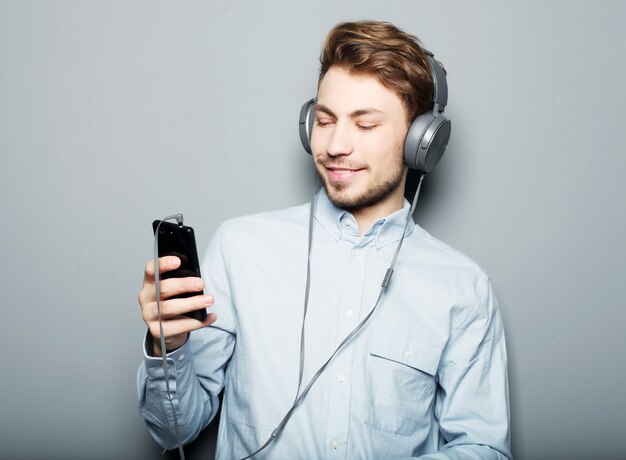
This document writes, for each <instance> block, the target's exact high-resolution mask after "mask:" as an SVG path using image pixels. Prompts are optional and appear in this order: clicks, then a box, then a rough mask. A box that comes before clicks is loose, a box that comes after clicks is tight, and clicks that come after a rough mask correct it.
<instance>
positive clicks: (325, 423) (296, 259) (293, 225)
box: [138, 191, 511, 460]
mask: <svg viewBox="0 0 626 460" xmlns="http://www.w3.org/2000/svg"><path fill="white" fill-rule="evenodd" d="M408 209H409V205H408V203H406V202H405V204H404V208H403V209H402V210H400V211H398V212H396V213H394V214H392V215H390V216H388V217H387V218H384V219H380V220H378V221H377V222H375V223H374V224H373V225H372V227H371V228H370V229H369V231H368V232H367V233H366V234H365V235H364V236H363V237H361V236H360V235H359V229H358V225H357V223H356V221H355V219H354V217H353V216H352V215H351V214H349V213H348V212H345V211H343V210H341V209H338V208H336V207H335V206H334V205H333V204H332V203H331V202H330V201H329V199H328V197H327V196H326V194H325V193H324V191H321V192H320V193H319V194H318V195H317V204H316V210H315V214H316V215H315V221H314V224H315V225H314V234H313V247H312V255H311V270H312V271H311V292H310V300H309V307H308V313H307V318H306V333H305V338H306V340H305V361H304V376H303V385H302V386H303V387H304V386H305V385H306V383H307V382H308V381H309V379H310V378H311V377H312V376H313V375H314V374H315V372H316V371H317V370H318V369H319V367H320V366H321V365H322V364H323V363H324V362H325V361H326V360H327V359H328V357H329V356H330V355H331V354H332V352H333V351H334V350H335V348H336V347H337V345H338V344H339V343H340V342H341V341H342V340H343V338H344V337H345V336H347V335H348V334H349V333H350V332H351V331H352V329H354V327H355V326H356V325H357V324H358V323H359V322H360V321H361V319H363V318H364V317H365V316H366V315H367V314H368V313H369V312H370V310H371V309H372V308H373V306H374V304H375V302H376V298H377V297H378V293H379V291H380V285H381V281H382V280H383V278H384V275H385V272H386V270H387V268H388V267H389V264H390V261H391V258H392V256H393V252H394V250H395V247H396V245H397V243H398V241H399V239H400V237H401V236H402V231H403V228H404V222H405V218H406V213H407V212H408ZM308 214H309V206H308V205H303V206H299V207H294V208H289V209H286V210H283V211H277V212H271V213H265V214H258V215H253V216H248V217H242V218H238V219H234V220H231V221H228V222H225V223H224V224H222V225H221V226H220V228H219V229H218V230H217V232H216V234H215V235H214V237H213V239H212V240H211V242H210V244H209V247H208V249H207V251H206V253H205V256H204V258H203V264H202V273H203V278H204V280H205V282H206V289H205V291H206V292H209V293H212V294H213V295H214V297H215V305H214V306H213V307H212V308H211V310H212V311H214V312H215V313H216V314H217V321H216V322H215V323H214V324H213V325H212V326H211V327H208V328H204V329H202V330H199V331H196V332H193V333H191V335H190V339H189V340H188V341H187V343H186V344H185V345H184V346H183V347H182V348H180V349H178V350H176V351H174V352H172V353H170V354H169V355H168V358H167V359H168V360H169V362H170V365H171V367H170V369H171V373H172V374H173V375H171V376H170V379H171V387H172V389H173V391H174V392H175V397H174V406H175V407H176V408H177V415H178V417H179V424H180V428H181V433H182V436H183V439H184V441H185V442H188V441H191V440H192V439H194V438H195V437H196V436H197V435H198V433H199V432H200V430H202V429H203V428H204V427H205V426H206V425H207V424H208V423H209V422H210V420H211V419H212V418H213V417H214V416H215V414H216V412H217V410H218V394H219V393H220V391H221V390H222V388H224V400H223V407H222V413H221V419H220V425H219V435H218V445H217V458H218V459H239V458H242V457H245V456H247V455H249V454H251V453H252V452H254V451H255V450H257V449H258V447H260V446H261V445H262V444H263V443H264V442H265V441H266V440H267V439H268V438H269V437H270V434H271V433H272V431H273V430H274V429H275V428H276V427H277V425H278V423H279V422H280V421H281V419H282V418H283V416H284V415H285V413H286V412H287V411H288V410H289V408H290V407H291V404H292V403H293V401H294V399H295V396H296V394H295V393H296V390H297V387H298V373H299V362H300V331H301V324H302V317H303V305H304V293H305V283H306V261H307V234H308ZM506 366H507V364H506V350H505V342H504V332H503V328H502V321H501V317H500V313H499V311H498V306H497V302H496V299H495V297H494V294H493V291H492V288H491V285H490V282H489V278H488V277H487V275H486V274H485V273H484V272H483V271H482V270H481V269H480V268H479V267H478V266H477V265H476V264H475V263H473V262H472V261H471V260H469V259H468V258H466V257H465V256H463V255H462V254H460V253H459V252H457V251H455V250H454V249H452V248H450V247H449V246H447V245H445V244H443V243H441V242H440V241H438V240H436V239H434V238H433V237H432V236H430V235H429V234H428V233H427V232H426V231H425V230H423V229H421V228H420V227H418V226H417V225H414V224H413V223H412V222H411V224H410V229H409V233H408V235H407V237H406V239H405V241H404V243H403V246H402V249H401V251H400V256H399V258H398V262H397V264H396V267H395V273H394V275H393V278H392V280H391V282H390V284H389V287H388V288H387V290H386V292H385V294H384V296H383V298H382V300H381V302H380V304H379V306H378V308H377V309H376V311H375V313H374V315H373V316H372V317H371V318H370V320H369V322H368V323H366V325H365V327H364V328H363V329H362V330H361V331H360V333H359V334H358V335H357V336H356V337H354V338H353V340H351V341H350V342H349V343H348V344H347V346H345V348H343V349H342V350H341V351H340V352H339V353H338V354H337V355H336V356H335V358H334V360H333V361H332V362H331V364H330V365H329V366H328V368H327V369H326V370H325V371H324V373H323V374H322V375H321V377H320V378H319V380H318V381H317V382H316V383H315V385H314V386H313V387H312V389H311V391H310V393H309V394H308V395H307V397H306V399H305V400H304V401H303V402H302V404H301V405H300V406H298V407H297V409H296V410H295V413H294V414H293V417H292V418H291V420H290V421H289V422H288V423H287V425H286V426H285V429H284V430H283V431H282V433H281V434H280V435H279V436H278V438H277V439H276V440H274V442H273V443H272V444H270V446H269V447H268V448H267V449H265V450H264V451H263V452H261V453H260V454H259V455H258V456H257V457H255V458H269V459H387V458H410V457H419V458H422V459H432V460H435V459H490V458H493V459H503V458H510V457H511V454H510V448H509V406H508V384H507V370H506ZM138 388H139V408H140V412H141V414H142V415H143V416H144V417H145V419H146V421H147V423H148V426H149V429H150V432H151V434H152V436H153V437H154V438H155V439H156V440H157V442H159V443H160V444H161V445H163V446H164V447H166V448H169V449H172V448H175V447H176V440H175V435H174V422H173V418H172V413H171V407H170V403H169V401H168V400H167V398H166V389H165V382H164V377H163V369H162V367H161V360H160V358H153V357H149V356H148V355H146V356H145V360H144V362H143V364H142V365H141V366H140V369H139V373H138Z"/></svg>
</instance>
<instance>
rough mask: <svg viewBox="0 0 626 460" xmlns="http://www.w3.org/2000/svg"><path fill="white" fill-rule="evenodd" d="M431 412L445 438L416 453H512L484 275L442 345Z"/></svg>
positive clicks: (498, 343)
mask: <svg viewBox="0 0 626 460" xmlns="http://www.w3.org/2000/svg"><path fill="white" fill-rule="evenodd" d="M435 416H436V417H437V419H438V420H439V425H440V431H441V434H442V436H443V438H444V439H445V441H446V442H445V444H444V445H443V446H441V449H440V451H439V452H437V453H433V454H428V455H424V456H421V457H419V458H420V459H422V460H444V459H445V460H457V459H458V460H461V459H480V460H484V459H509V458H512V456H511V452H510V431H509V394H508V379H507V357H506V346H505V340H504V330H503V327H502V319H501V317H500V312H499V310H498V304H497V301H496V299H495V296H494V294H493V290H492V288H491V285H490V283H489V280H488V279H486V280H485V282H484V284H483V286H481V295H480V300H479V302H478V303H477V305H475V306H474V308H473V309H471V310H470V312H469V313H468V315H467V316H466V317H465V319H464V320H463V321H462V322H461V323H460V324H459V325H458V326H457V327H456V330H455V332H454V333H453V336H452V337H451V339H450V342H449V344H448V346H447V347H446V349H445V350H444V354H443V356H442V359H441V368H440V370H439V389H438V394H437V401H436V406H435Z"/></svg>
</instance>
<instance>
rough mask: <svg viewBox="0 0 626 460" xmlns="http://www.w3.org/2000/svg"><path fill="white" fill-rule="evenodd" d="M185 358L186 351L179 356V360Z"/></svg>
mask: <svg viewBox="0 0 626 460" xmlns="http://www.w3.org/2000/svg"><path fill="white" fill-rule="evenodd" d="M183 359H185V354H184V353H183V354H182V355H180V356H179V357H178V360H179V361H182V360H183Z"/></svg>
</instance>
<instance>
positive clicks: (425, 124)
mask: <svg viewBox="0 0 626 460" xmlns="http://www.w3.org/2000/svg"><path fill="white" fill-rule="evenodd" d="M424 52H425V53H426V55H427V57H428V61H429V62H430V70H431V73H432V76H433V86H434V94H433V110H432V112H430V111H426V112H424V113H422V114H421V115H418V116H417V118H415V120H413V122H412V123H411V126H410V127H409V130H408V132H407V135H406V139H405V141H404V163H405V164H406V165H407V166H408V167H409V168H411V169H417V170H419V171H421V172H423V173H429V172H431V171H432V170H433V169H435V166H437V163H439V160H441V157H442V156H443V153H444V152H445V150H446V147H447V145H448V140H449V139H450V132H451V128H452V124H451V123H450V120H449V119H448V118H446V116H445V115H444V114H443V111H444V110H445V108H446V104H447V103H448V83H447V81H446V72H445V71H444V70H443V68H442V67H441V66H440V65H439V63H438V62H437V61H436V60H435V59H434V54H433V53H431V52H430V51H428V50H424ZM316 103H317V99H310V100H309V101H307V102H305V103H304V105H303V106H302V108H301V109H300V124H299V131H300V141H301V142H302V147H304V150H306V152H307V153H309V154H312V152H311V143H310V140H311V131H312V130H313V122H314V121H315V114H314V111H315V104H316Z"/></svg>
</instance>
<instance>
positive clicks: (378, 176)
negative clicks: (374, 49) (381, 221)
mask: <svg viewBox="0 0 626 460" xmlns="http://www.w3.org/2000/svg"><path fill="white" fill-rule="evenodd" d="M315 118H316V121H315V124H314V126H313V132H312V134H311V148H312V152H313V158H314V160H315V167H316V168H317V171H318V173H319V175H320V177H321V179H322V184H323V185H324V188H325V189H326V192H327V194H328V196H329V198H330V200H331V201H332V202H333V203H334V204H335V205H336V206H338V207H340V208H343V209H346V210H349V211H352V212H355V211H363V210H366V209H369V208H372V209H374V208H375V209H376V213H377V214H380V215H379V216H377V217H382V216H383V215H386V214H389V213H391V212H393V211H396V210H397V209H400V208H401V207H402V200H403V191H404V180H405V179H404V178H405V174H404V173H405V171H406V167H405V166H404V161H403V148H404V138H405V136H406V131H407V128H408V122H407V119H406V111H405V109H404V106H403V105H402V101H401V99H400V97H399V96H398V95H397V94H396V93H394V92H393V91H392V90H390V89H388V88H386V87H384V86H383V85H382V84H381V83H380V82H379V81H378V79H377V78H376V77H374V76H371V75H355V74H350V73H349V72H348V71H347V70H345V69H343V68H341V67H331V68H330V69H329V70H328V72H327V73H326V75H325V76H324V78H323V79H322V81H321V83H320V85H319V90H318V95H317V106H316V109H315Z"/></svg>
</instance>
